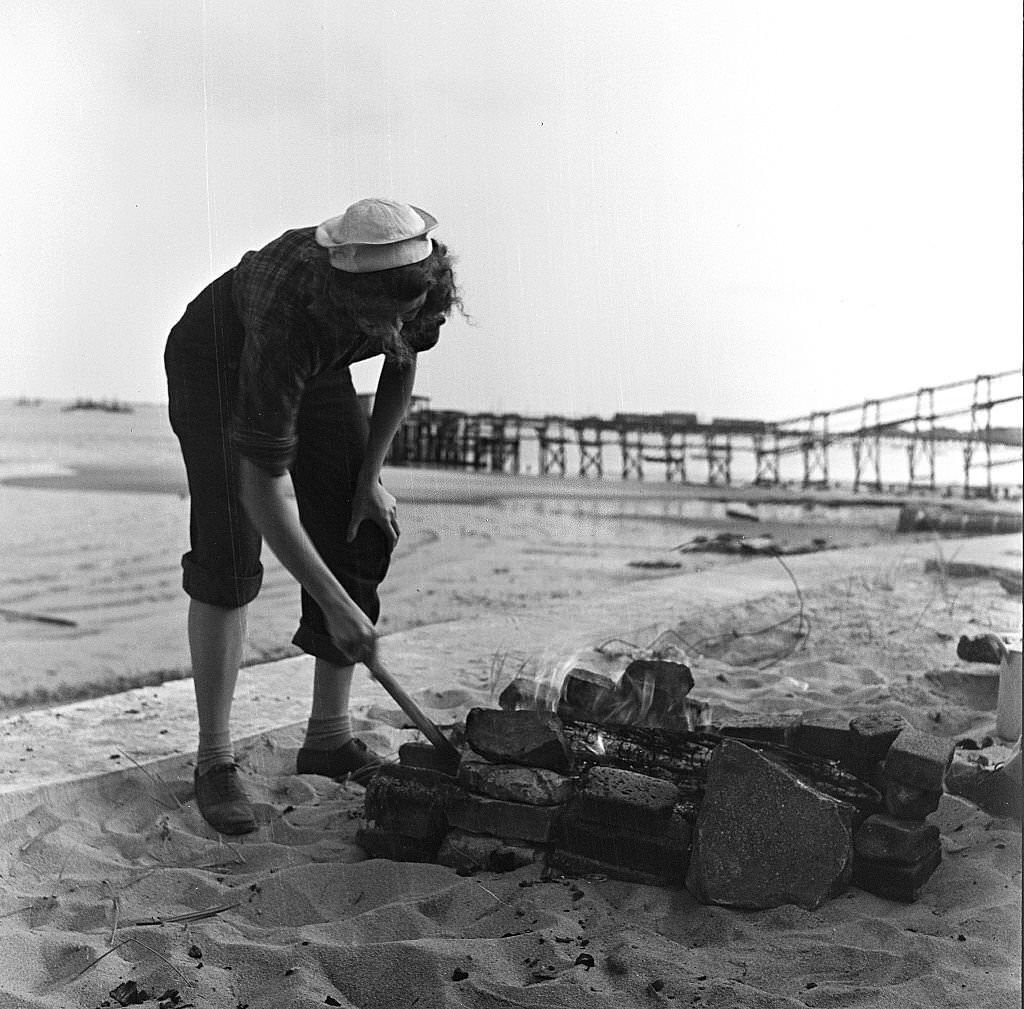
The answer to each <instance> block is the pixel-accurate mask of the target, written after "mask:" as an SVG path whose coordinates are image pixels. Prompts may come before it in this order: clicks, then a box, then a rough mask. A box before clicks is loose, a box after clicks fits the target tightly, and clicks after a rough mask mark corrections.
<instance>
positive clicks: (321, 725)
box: [302, 715, 352, 750]
mask: <svg viewBox="0 0 1024 1009" xmlns="http://www.w3.org/2000/svg"><path fill="white" fill-rule="evenodd" d="M351 738H352V719H351V717H350V716H349V715H337V716H334V717H331V718H311V719H310V720H309V721H308V722H307V723H306V739H305V741H304V742H303V744H302V745H303V747H305V748H306V749H307V750H336V749H337V748H338V747H339V746H344V745H345V743H347V742H348V741H349V740H350V739H351Z"/></svg>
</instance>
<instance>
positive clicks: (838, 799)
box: [357, 641, 953, 908]
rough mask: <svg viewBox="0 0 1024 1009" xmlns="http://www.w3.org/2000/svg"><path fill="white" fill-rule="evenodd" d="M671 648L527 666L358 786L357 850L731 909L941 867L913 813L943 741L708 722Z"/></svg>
mask: <svg viewBox="0 0 1024 1009" xmlns="http://www.w3.org/2000/svg"><path fill="white" fill-rule="evenodd" d="M684 659H685V656H683V655H682V653H680V652H678V651H676V650H675V649H673V647H672V645H671V643H670V642H668V643H666V642H661V643H660V644H659V643H656V645H655V646H652V647H651V648H649V649H640V648H637V647H636V646H633V645H631V644H629V643H628V642H619V641H610V642H605V643H604V644H602V645H600V646H599V647H597V648H592V649H585V650H581V651H578V652H576V653H574V654H573V655H571V656H570V657H569V658H567V659H565V660H564V661H561V662H558V663H555V664H553V665H551V666H550V667H548V668H546V669H544V670H540V669H532V670H526V671H525V672H526V673H527V675H521V676H519V677H517V678H516V679H514V680H512V682H510V683H509V684H508V685H507V686H506V687H505V689H504V690H503V691H502V692H501V694H500V697H499V700H498V704H499V707H497V708H493V709H491V708H474V709H472V710H471V711H470V712H469V714H468V716H467V718H466V721H465V723H464V724H460V725H456V726H453V727H451V729H450V730H449V733H448V734H449V736H450V738H451V741H452V742H453V743H454V744H455V746H456V748H457V750H458V751H459V754H460V759H459V760H458V761H457V762H456V761H455V759H454V758H453V757H452V756H451V755H450V754H449V755H445V754H443V753H442V752H441V751H439V750H437V749H435V748H434V747H433V746H432V745H431V744H429V743H425V742H411V743H406V744H404V745H403V746H402V747H401V748H400V750H399V757H400V762H399V763H398V764H397V765H394V766H391V767H388V768H386V769H384V770H383V771H381V772H380V773H379V774H378V775H377V776H376V777H375V779H374V780H373V781H372V782H371V783H370V785H369V787H368V788H367V792H366V801H365V825H364V826H363V827H362V829H361V830H360V831H359V834H358V836H357V840H358V843H360V844H361V845H362V846H363V847H364V848H365V849H366V850H367V852H368V853H370V854H371V856H376V857H384V858H392V859H400V860H405V861H429V862H439V863H441V864H444V865H448V866H450V867H452V868H454V869H456V870H457V871H459V872H462V873H472V872H474V871H479V870H489V871H508V870H512V869H516V868H521V867H523V866H527V865H531V864H538V865H539V866H541V867H543V869H544V870H546V871H548V872H550V873H555V874H564V875H568V876H583V875H588V876H604V877H610V878H615V879H622V880H626V881H630V882H641V883H648V884H654V885H664V886H685V887H686V888H687V889H688V890H689V891H690V892H691V893H692V894H693V895H694V896H695V897H696V898H697V899H698V900H700V901H702V902H704V903H710V904H722V905H728V906H734V907H743V908H769V907H775V906H778V905H781V904H786V903H794V904H797V905H799V906H801V907H805V908H815V907H817V906H819V905H820V904H821V903H823V902H824V901H825V900H827V899H829V898H830V897H834V896H836V895H837V894H839V893H841V892H842V891H843V890H844V889H845V888H846V887H847V886H848V885H850V884H851V883H852V884H853V885H856V886H858V887H860V888H861V889H864V890H868V891H870V892H872V893H875V894H878V895H881V896H884V897H887V898H890V899H893V900H901V901H908V902H909V901H913V900H915V899H917V896H918V893H919V891H920V889H921V887H922V886H923V885H924V884H925V883H926V882H927V880H928V879H929V877H930V876H931V874H932V873H933V872H934V871H935V869H936V868H937V867H938V865H939V862H940V860H941V848H940V844H939V835H938V830H937V828H936V827H935V826H933V825H931V824H929V823H927V822H925V817H926V816H927V815H928V814H929V813H930V812H932V811H934V810H935V809H936V808H937V806H938V803H939V798H940V796H941V793H942V787H943V778H944V775H945V772H946V768H947V767H948V766H949V763H950V760H951V757H952V753H953V746H952V743H947V742H946V741H944V740H940V739H936V738H935V737H933V736H931V735H928V734H927V733H923V732H920V731H918V730H916V729H914V728H913V727H912V726H910V725H909V724H908V723H907V722H906V721H905V720H904V719H903V718H902V717H901V716H900V715H899V714H898V713H896V712H892V711H884V710H883V711H875V712H873V713H871V714H870V715H866V716H862V717H858V718H854V719H853V720H852V721H851V722H849V723H848V724H843V725H840V724H834V723H828V724H821V723H820V720H818V721H815V720H813V719H807V720H805V719H804V718H803V717H802V716H800V715H799V714H797V713H795V712H787V713H786V714H785V715H783V716H779V715H771V716H765V717H758V716H743V717H726V716H724V715H722V716H719V717H717V718H716V717H715V714H714V712H712V711H711V710H710V708H709V706H708V705H706V704H704V703H702V702H700V701H697V700H694V699H693V698H691V697H690V696H689V695H690V692H691V690H692V689H693V687H694V678H693V675H692V672H691V670H690V667H689V665H688V664H687V663H686V662H685V661H684Z"/></svg>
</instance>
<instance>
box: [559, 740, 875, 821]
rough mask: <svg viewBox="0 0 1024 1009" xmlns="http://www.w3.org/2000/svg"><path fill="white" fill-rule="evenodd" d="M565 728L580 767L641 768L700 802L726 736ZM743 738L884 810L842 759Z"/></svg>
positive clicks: (864, 808)
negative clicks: (712, 762)
mask: <svg viewBox="0 0 1024 1009" xmlns="http://www.w3.org/2000/svg"><path fill="white" fill-rule="evenodd" d="M562 728H563V731H564V732H565V735H566V738H567V739H568V740H569V745H570V746H571V747H572V749H573V753H574V754H575V755H576V761H577V763H578V764H579V765H580V766H583V767H586V766H587V765H592V764H605V765H608V766H611V767H621V768H624V769H626V770H630V771H639V772H640V773H642V774H648V775H650V776H651V777H653V778H665V779H667V780H669V781H672V782H674V783H675V785H676V786H677V787H678V788H679V791H680V794H681V795H682V796H684V797H686V798H689V799H691V800H696V801H699V800H700V797H701V796H702V795H703V791H704V781H705V778H706V776H707V765H708V761H709V760H710V759H711V755H712V753H713V752H714V750H715V748H716V747H717V746H718V745H719V744H720V743H721V742H722V740H723V738H724V737H723V736H722V735H720V734H718V733H716V732H670V731H667V730H665V729H647V728H641V727H637V726H625V725H598V724H596V723H594V722H582V721H563V722H562ZM751 736H752V737H753V738H745V739H743V742H744V743H745V744H746V745H747V746H749V747H750V748H751V749H754V750H758V751H759V752H761V753H762V754H763V755H764V756H765V757H768V758H769V759H770V760H773V761H775V762H776V763H778V764H781V765H783V766H784V767H786V768H787V769H788V770H789V771H791V772H792V773H793V774H795V775H797V777H799V778H801V779H802V780H803V781H805V782H806V783H807V784H809V785H811V786H812V787H813V788H817V789H818V790H819V791H821V792H824V793H825V794H826V795H829V796H831V797H832V798H834V799H839V800H840V801H842V802H847V803H849V804H850V805H852V806H854V807H856V808H857V809H858V810H859V811H860V812H861V813H862V815H863V816H870V815H871V814H872V813H877V812H879V811H880V809H881V806H882V796H881V794H880V793H879V792H878V790H877V789H875V788H873V787H872V786H871V785H869V784H868V783H867V782H865V781H861V779H860V778H858V777H857V776H856V775H854V774H851V773H850V772H849V771H846V770H844V769H843V768H842V767H840V766H839V764H838V763H837V762H836V761H833V760H826V759H824V758H822V757H816V756H814V755H813V754H809V753H801V752H800V751H799V750H796V749H793V748H791V747H787V746H779V745H775V744H772V743H769V742H766V741H764V740H762V739H758V738H757V734H756V733H755V732H752V733H751Z"/></svg>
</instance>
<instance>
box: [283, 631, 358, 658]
mask: <svg viewBox="0 0 1024 1009" xmlns="http://www.w3.org/2000/svg"><path fill="white" fill-rule="evenodd" d="M292 644H293V645H297V646H298V647H299V648H301V649H302V650H303V651H304V652H305V653H306V654H307V655H312V656H313V657H314V658H317V659H323V660H324V661H325V662H331V663H333V664H334V665H336V666H352V665H355V662H354V660H353V659H352V658H350V657H349V656H348V655H346V654H345V652H343V651H342V650H341V649H340V648H338V646H337V645H336V644H335V643H334V642H333V641H332V640H331V638H330V637H329V636H328V635H326V634H321V633H320V632H319V631H314V630H313V628H312V627H308V626H307V625H306V624H300V625H299V629H298V630H297V631H296V632H295V637H293V638H292Z"/></svg>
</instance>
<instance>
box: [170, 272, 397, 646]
mask: <svg viewBox="0 0 1024 1009" xmlns="http://www.w3.org/2000/svg"><path fill="white" fill-rule="evenodd" d="M231 282H232V272H231V271H228V273H226V274H224V275H223V276H222V277H220V278H218V279H217V280H215V281H214V282H213V283H212V284H210V285H209V287H207V288H206V289H205V290H204V291H202V293H201V294H200V295H199V296H198V297H197V298H196V299H195V300H194V301H193V302H191V304H189V306H188V308H187V309H186V310H185V314H184V316H182V318H181V320H180V321H179V322H178V323H177V324H176V325H175V326H174V328H173V329H172V330H171V333H170V336H169V337H168V340H167V347H166V350H165V352H164V366H165V368H166V371H167V388H168V398H169V413H170V420H171V427H172V428H173V430H174V433H175V434H176V435H177V437H178V442H179V444H180V445H181V451H182V455H183V457H184V460H185V470H186V473H187V476H188V487H189V494H190V496H191V515H190V521H189V533H190V547H191V549H190V550H189V551H188V552H187V553H186V554H185V555H184V556H183V557H182V559H181V564H182V569H183V579H182V582H183V586H184V589H185V591H186V592H187V593H188V595H189V596H191V597H192V598H193V599H196V600H198V601H200V602H204V603H209V604H210V605H213V606H221V607H225V608H237V607H240V606H244V605H246V604H247V603H249V602H251V601H252V600H253V599H255V598H256V596H257V594H258V593H259V590H260V585H261V584H262V581H263V565H262V564H261V563H260V551H261V547H262V539H261V537H260V534H259V533H258V532H257V531H256V529H255V527H254V526H253V525H252V523H251V522H250V521H249V519H248V517H247V516H246V514H245V510H244V509H243V507H242V504H241V500H240V497H239V491H238V455H237V453H236V452H235V451H234V450H233V448H232V446H231V440H230V431H231V417H232V408H233V406H234V402H235V394H236V389H237V384H238V366H239V359H240V357H241V353H242V346H243V344H244V341H245V330H244V328H243V327H242V324H241V321H240V320H239V318H238V314H237V312H236V311H235V308H234V303H233V301H232V298H231ZM367 434H368V421H367V417H366V414H365V412H364V410H363V408H362V406H361V404H360V403H359V401H358V399H357V397H356V393H355V389H354V388H353V385H352V377H351V375H350V373H349V370H348V368H344V367H342V368H336V369H332V370H329V371H326V372H324V373H322V374H321V375H318V376H317V377H315V378H314V379H312V380H311V381H309V382H308V383H307V385H306V389H305V392H304V394H303V398H302V405H301V407H300V410H299V417H298V451H297V454H296V457H295V462H294V464H293V465H292V467H291V470H290V473H291V479H292V484H293V486H294V489H295V498H296V501H297V503H298V508H299V518H300V521H301V522H302V525H303V528H304V529H305V530H306V533H307V534H308V535H309V537H310V539H311V540H312V542H313V545H314V546H315V547H316V550H317V552H318V553H319V554H320V556H321V557H322V558H323V560H324V562H325V563H326V565H327V566H328V568H329V569H330V570H331V572H332V573H333V574H334V576H335V577H336V578H337V579H338V581H339V582H340V583H341V585H342V586H343V587H344V589H345V590H346V592H348V594H349V595H350V596H351V597H352V599H353V600H354V601H355V603H356V605H358V606H359V608H360V609H361V610H362V611H363V612H364V613H365V614H366V615H367V616H368V617H369V618H370V620H371V621H373V622H374V623H376V621H377V617H378V616H379V615H380V599H379V597H378V595H377V588H378V586H379V585H380V583H381V581H383V579H384V576H385V575H386V574H387V569H388V563H389V550H388V544H387V539H386V537H385V535H384V532H383V530H381V529H380V528H379V527H378V526H377V525H376V524H375V523H372V522H363V523H362V524H361V525H360V526H359V531H358V533H357V535H356V537H355V540H354V541H353V542H352V543H347V542H346V541H345V534H346V531H347V529H348V523H349V520H350V516H351V510H352V497H353V493H354V489H355V485H356V478H357V477H358V475H359V469H360V467H361V466H362V462H363V453H364V451H365V447H366V439H367ZM292 640H293V643H294V644H296V645H298V646H299V647H300V648H301V649H302V650H303V651H305V652H308V653H309V654H310V655H315V656H317V657H319V658H323V659H327V660H328V661H330V662H334V663H337V664H339V665H346V664H348V663H349V662H350V661H351V660H350V659H349V657H348V656H347V655H345V653H344V652H342V651H341V650H340V649H339V648H338V647H337V646H336V645H335V644H334V643H333V641H332V640H331V638H330V637H329V635H328V633H327V626H326V623H325V621H324V615H323V612H322V611H321V610H320V607H319V606H318V605H317V603H316V602H315V601H314V600H313V598H312V597H311V596H310V595H309V594H308V593H307V592H306V591H305V590H303V591H302V616H301V620H300V623H299V628H298V630H297V631H296V633H295V636H294V638H293V639H292Z"/></svg>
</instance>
